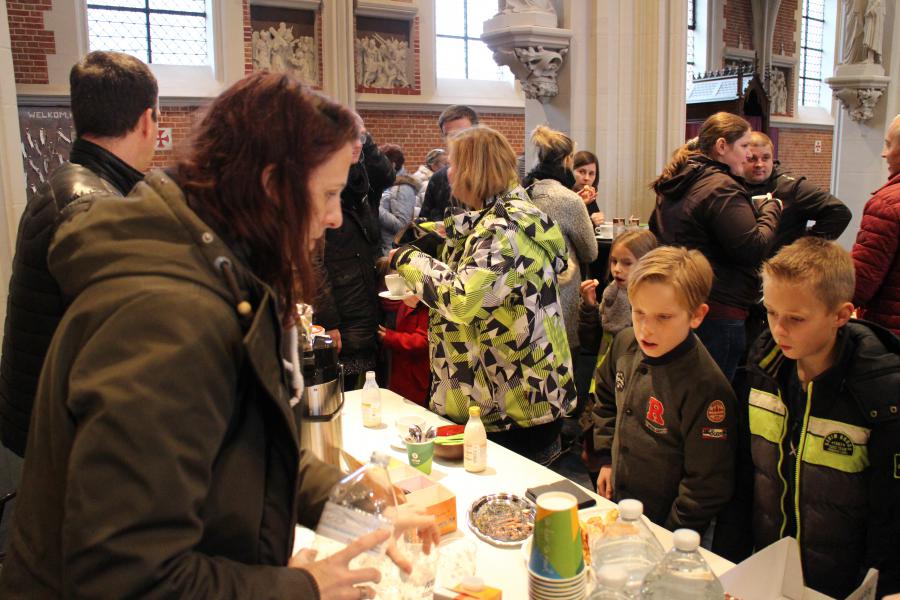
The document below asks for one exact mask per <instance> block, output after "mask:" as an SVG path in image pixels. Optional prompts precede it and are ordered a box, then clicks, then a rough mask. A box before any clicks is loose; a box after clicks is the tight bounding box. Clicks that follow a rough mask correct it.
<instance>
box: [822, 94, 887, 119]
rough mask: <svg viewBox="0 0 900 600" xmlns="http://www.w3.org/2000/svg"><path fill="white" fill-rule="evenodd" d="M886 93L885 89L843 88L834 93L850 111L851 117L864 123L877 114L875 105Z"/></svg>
mask: <svg viewBox="0 0 900 600" xmlns="http://www.w3.org/2000/svg"><path fill="white" fill-rule="evenodd" d="M883 93H884V90H883V89H874V88H868V89H857V88H849V87H848V88H842V89H839V90H837V91H835V93H834V97H835V98H837V99H838V100H840V102H841V105H842V106H843V107H844V108H845V109H847V111H848V112H849V113H850V118H851V119H853V120H854V121H856V122H857V123H864V122H865V121H868V120H869V119H871V118H872V117H873V116H874V114H875V105H876V104H878V100H879V99H880V98H881V95H882V94H883Z"/></svg>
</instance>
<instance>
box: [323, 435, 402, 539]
mask: <svg viewBox="0 0 900 600" xmlns="http://www.w3.org/2000/svg"><path fill="white" fill-rule="evenodd" d="M389 462H390V457H389V456H387V455H386V454H382V453H380V452H373V453H372V458H371V459H370V460H369V462H368V464H365V465H363V466H361V467H360V468H359V469H357V470H356V471H354V472H353V473H351V474H349V475H347V476H346V477H344V478H343V479H341V480H340V481H339V482H337V483H336V484H335V486H334V487H333V488H331V492H329V494H328V501H327V502H326V503H325V509H324V510H323V511H322V517H321V518H320V519H319V524H318V526H317V527H316V534H317V535H320V536H323V537H326V538H328V539H330V540H334V541H336V542H340V543H343V544H348V543H350V542H352V541H353V540H355V539H356V538H358V537H360V536H362V535H365V534H367V533H370V532H372V531H375V530H376V529H383V528H389V527H391V526H392V525H391V517H392V514H391V513H392V512H394V511H396V510H397V498H396V496H395V495H394V486H393V485H391V478H390V475H388V470H387V466H388V463H389ZM384 550H385V544H381V545H380V546H379V547H377V548H375V549H374V553H375V554H381V553H383V552H384Z"/></svg>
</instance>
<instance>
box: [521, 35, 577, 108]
mask: <svg viewBox="0 0 900 600" xmlns="http://www.w3.org/2000/svg"><path fill="white" fill-rule="evenodd" d="M568 51H569V49H568V48H561V49H560V50H559V51H556V50H547V49H545V48H544V47H543V46H537V47H534V46H531V47H528V48H516V49H515V53H516V58H518V59H519V62H520V63H521V64H522V65H523V66H524V67H525V68H526V69H527V70H528V72H529V75H528V77H527V78H526V79H525V81H524V82H523V83H522V91H524V92H525V97H526V98H529V99H532V100H535V99H536V100H540V101H542V102H545V101H546V100H547V99H549V98H552V97H554V96H556V95H557V94H559V85H558V84H557V82H556V77H557V75H558V74H559V70H560V69H561V68H562V65H563V58H564V57H565V55H566V53H567V52H568Z"/></svg>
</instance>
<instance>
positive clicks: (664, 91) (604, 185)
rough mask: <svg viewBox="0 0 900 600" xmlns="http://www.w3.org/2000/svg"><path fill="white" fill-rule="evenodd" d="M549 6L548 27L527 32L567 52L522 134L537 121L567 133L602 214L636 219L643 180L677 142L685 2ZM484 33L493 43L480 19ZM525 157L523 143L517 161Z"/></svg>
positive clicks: (647, 208) (645, 203) (644, 200)
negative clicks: (595, 180) (552, 17)
mask: <svg viewBox="0 0 900 600" xmlns="http://www.w3.org/2000/svg"><path fill="white" fill-rule="evenodd" d="M554 6H555V9H556V15H557V16H558V23H557V27H556V28H555V30H556V32H553V31H549V29H550V28H549V27H545V26H541V24H534V26H532V31H531V33H530V35H531V37H532V38H533V39H545V40H546V39H547V38H549V37H553V36H555V37H556V38H565V39H566V42H565V44H564V43H559V45H556V46H554V45H553V43H552V42H550V41H549V40H548V41H546V42H545V43H544V44H543V46H544V47H550V48H559V47H560V46H562V45H566V44H567V45H568V52H567V53H566V54H565V55H564V60H563V64H562V67H561V68H560V69H559V70H558V73H557V77H556V83H557V85H558V93H556V94H555V95H552V96H545V97H541V98H534V99H527V100H526V101H525V130H526V134H527V133H528V132H530V131H531V130H532V129H534V127H536V126H537V125H540V124H542V123H545V124H548V125H550V126H551V127H553V128H555V129H559V130H561V131H565V132H567V133H569V134H570V135H571V136H572V137H573V138H574V139H575V141H576V142H577V143H578V147H579V149H583V150H591V151H592V152H594V153H595V154H596V155H597V156H598V157H599V159H600V183H599V190H598V194H599V204H600V206H601V208H603V210H604V212H606V215H607V217H608V218H611V217H613V216H623V217H628V216H630V215H634V216H639V217H640V218H641V220H646V219H647V217H649V215H650V212H651V211H652V209H653V206H654V201H655V196H654V194H653V193H652V192H651V191H650V189H649V188H648V184H649V183H650V181H652V180H653V178H654V177H656V175H657V174H658V173H659V172H660V171H661V169H662V167H663V165H664V164H665V162H666V161H667V160H668V158H669V155H670V154H671V152H672V150H674V149H675V148H676V147H677V146H679V145H680V144H682V143H683V142H684V121H685V116H684V115H685V104H684V100H685V85H686V62H685V61H686V53H687V0H667V1H662V0H633V1H630V2H584V1H583V0H556V2H554ZM485 31H486V33H485V35H484V36H482V37H483V39H485V41H486V42H487V43H488V45H491V46H492V47H493V45H494V40H492V39H490V38H492V37H494V38H496V37H498V34H494V33H490V34H489V33H487V32H488V27H487V24H486V26H485ZM541 36H543V37H541ZM508 37H511V38H515V36H514V35H513V34H512V33H509V34H508ZM523 37H524V36H523ZM569 38H570V39H569ZM515 45H517V46H518V45H519V44H515ZM495 58H496V55H495ZM513 72H514V73H516V70H515V68H514V69H513ZM516 76H517V78H518V79H519V80H520V81H523V79H524V78H523V77H522V76H521V75H520V73H516ZM523 83H524V82H523ZM523 87H524V85H523ZM533 163H534V157H533V150H532V149H531V148H529V149H528V152H527V154H526V164H527V165H529V166H530V165H532V164H533Z"/></svg>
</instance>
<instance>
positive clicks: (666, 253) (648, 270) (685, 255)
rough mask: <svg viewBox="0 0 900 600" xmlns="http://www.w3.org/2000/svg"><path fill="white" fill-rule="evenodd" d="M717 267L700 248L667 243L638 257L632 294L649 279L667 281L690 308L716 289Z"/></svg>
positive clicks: (630, 284)
mask: <svg viewBox="0 0 900 600" xmlns="http://www.w3.org/2000/svg"><path fill="white" fill-rule="evenodd" d="M712 282H713V270H712V267H711V266H710V264H709V261H708V260H706V257H705V256H703V254H701V253H700V252H698V251H697V250H688V249H687V248H681V247H676V246H663V247H661V248H656V249H655V250H651V251H650V252H648V253H647V254H645V255H644V257H643V258H641V260H639V261H638V264H637V266H635V267H634V269H632V270H631V273H630V274H629V275H628V297H629V298H631V297H633V296H634V294H635V293H636V292H637V289H638V287H640V286H641V285H643V284H645V283H665V284H669V285H671V286H672V287H673V288H675V295H676V296H677V297H678V301H679V302H680V303H681V305H682V306H684V308H686V309H687V310H688V312H694V311H695V310H697V309H698V308H700V306H701V305H702V304H703V303H704V302H706V299H707V298H708V297H709V292H710V290H712Z"/></svg>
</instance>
